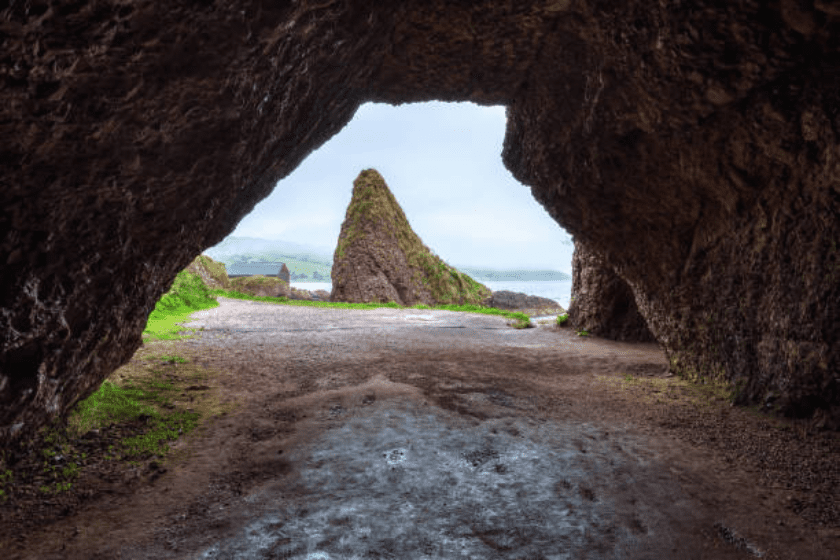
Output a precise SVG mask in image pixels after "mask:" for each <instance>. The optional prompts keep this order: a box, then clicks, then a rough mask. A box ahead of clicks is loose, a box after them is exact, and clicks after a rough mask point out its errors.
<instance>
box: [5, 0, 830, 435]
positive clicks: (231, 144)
mask: <svg viewBox="0 0 840 560" xmlns="http://www.w3.org/2000/svg"><path fill="white" fill-rule="evenodd" d="M838 21H840V9H838V5H837V2H829V1H828V0H818V1H815V2H814V3H813V4H812V3H810V2H798V1H795V0H778V1H776V2H757V1H737V2H729V3H726V5H725V6H722V7H721V6H720V5H719V3H715V4H712V3H706V2H702V1H692V2H687V1H683V2H681V1H677V0H674V1H671V2H667V3H664V2H660V3H650V2H642V1H641V0H623V1H614V0H609V1H607V0H601V1H585V0H539V1H537V0H533V1H530V2H529V1H522V2H512V1H509V2H504V1H502V2H499V1H491V0H486V1H483V2H482V1H475V2H458V3H456V2H443V1H442V0H438V1H428V0H414V1H411V0H406V1H404V2H399V3H383V2H374V1H373V0H326V1H325V0H319V1H308V0H299V1H286V2H281V1H275V0H226V1H221V0H219V1H216V2H212V1H207V2H193V1H186V0H172V1H169V2H155V1H152V0H133V1H129V0H73V1H70V0H67V1H65V0H61V1H59V0H27V1H26V2H23V1H19V0H18V1H15V0H13V1H11V2H9V3H6V5H5V6H4V7H2V8H0V22H2V27H1V28H0V53H2V57H0V80H2V87H1V88H0V135H2V138H3V139H4V141H3V143H2V145H0V209H2V210H0V441H2V442H7V441H10V440H12V439H15V438H19V437H23V436H25V435H27V434H31V433H33V431H34V430H35V429H36V428H37V427H38V426H40V425H42V424H43V423H45V422H46V421H47V420H48V419H49V418H51V417H53V416H55V415H57V414H60V413H62V412H63V411H66V410H67V409H68V408H69V407H71V406H72V405H73V404H74V403H75V402H77V401H78V400H79V399H82V398H84V397H86V396H87V395H88V394H90V393H91V392H92V391H93V390H95V389H96V387H97V386H98V385H99V384H100V382H101V381H102V379H103V378H104V377H106V376H107V375H108V374H110V373H111V372H112V371H113V370H114V369H115V368H117V367H119V366H120V365H121V364H123V363H125V362H126V361H127V360H128V359H130V357H131V355H132V354H133V353H134V351H135V350H136V349H137V347H138V346H139V345H140V344H141V337H140V334H141V332H142V329H143V326H144V325H145V322H146V318H147V316H148V314H149V313H150V312H151V310H152V308H153V306H154V303H155V302H156V300H157V299H158V298H159V297H160V296H161V295H162V294H163V293H165V291H166V290H167V289H168V288H169V286H170V285H171V283H172V281H173V279H174V277H175V275H176V274H177V272H178V271H179V270H181V269H183V268H184V267H186V266H187V265H188V264H189V263H190V262H191V261H192V260H193V259H194V257H195V256H196V255H197V254H199V253H200V252H201V251H202V250H203V249H205V248H207V247H210V246H212V245H214V244H216V243H218V242H219V241H221V240H222V239H223V238H224V237H225V236H226V235H227V234H229V233H230V232H231V231H232V230H233V229H234V228H235V226H236V224H237V223H238V222H239V220H240V219H241V218H242V217H243V216H245V215H246V214H247V213H248V212H250V211H251V209H252V208H253V207H254V205H255V204H256V203H257V202H258V201H260V200H261V199H262V198H264V197H265V196H267V195H268V194H269V193H270V191H271V190H272V189H273V187H274V185H275V184H276V182H277V181H278V180H279V179H281V178H282V177H285V176H286V175H288V174H289V173H290V172H291V171H292V170H294V169H295V167H296V166H297V165H298V164H299V163H300V162H301V161H302V160H303V159H304V158H305V157H306V156H307V155H308V154H309V153H311V151H313V150H314V149H316V148H318V147H319V146H320V145H322V144H323V143H324V142H325V141H327V140H328V139H329V138H330V137H331V136H332V135H334V134H336V133H337V132H338V131H340V130H341V128H342V127H343V126H344V125H345V124H346V123H347V122H349V120H350V119H351V118H352V116H353V114H354V112H355V110H356V109H357V107H358V106H359V105H360V104H361V103H364V102H367V101H378V102H390V103H403V102H412V101H426V100H433V99H438V100H445V101H474V102H477V103H483V104H505V105H506V106H507V116H508V123H507V133H506V138H505V145H504V150H503V153H502V157H503V161H504V163H505V165H506V166H507V168H508V169H509V170H510V171H511V172H512V173H513V174H514V176H515V177H516V178H517V179H518V180H519V181H521V182H522V183H523V184H526V185H529V186H530V187H531V190H532V193H533V194H534V196H535V198H536V199H537V200H538V201H540V202H541V203H542V204H543V206H544V207H545V208H546V210H547V211H548V212H549V213H550V214H551V215H552V216H553V217H554V218H555V219H556V220H557V222H558V223H559V224H560V225H562V226H563V227H564V228H565V229H566V230H567V231H569V232H570V233H572V234H573V235H574V236H575V238H576V239H580V240H581V242H583V243H585V244H586V246H587V250H589V251H591V252H592V254H595V255H598V256H599V257H600V258H601V259H603V262H604V269H603V270H604V271H606V272H605V273H608V272H609V270H612V271H613V272H615V274H616V275H617V276H618V277H619V278H621V280H622V281H624V282H626V283H627V285H628V286H629V288H630V291H631V292H632V293H633V294H634V296H635V301H636V303H637V306H638V311H639V312H640V313H641V314H642V316H643V317H644V318H645V321H646V323H647V325H648V327H649V329H650V331H651V333H653V335H654V336H655V337H656V339H657V340H658V341H659V342H660V343H661V344H662V345H663V346H664V348H665V351H666V352H667V354H668V356H669V358H670V359H671V363H672V369H673V370H675V371H676V372H678V373H681V374H684V375H689V376H717V377H724V378H727V379H730V380H733V381H737V382H738V383H739V384H740V393H739V395H740V397H739V399H740V400H741V401H742V402H755V401H762V402H764V401H773V402H774V403H775V404H777V405H778V406H779V407H780V408H781V409H782V410H783V411H785V412H786V413H791V414H800V415H802V414H810V413H811V412H812V411H814V410H816V409H825V410H829V411H831V410H834V411H836V409H837V408H838V403H840V382H838V378H837V377H838V374H837V372H838V370H840V356H838V352H840V350H838V348H840V344H838V330H839V329H838V321H837V317H838V316H840V309H838V301H840V254H838V249H837V247H836V240H837V239H840V219H838V215H840V184H838V176H840V173H838V171H840V170H839V169H838V165H840V164H838V161H840V158H838V147H837V146H838V143H837V138H838V134H840V115H838V109H839V108H840V98H838V95H840V94H839V93H838V92H840V77H838V72H837V69H838V67H840V63H839V62H840V60H839V57H838V52H840V48H839V47H838V37H840V33H838V30H840V28H838V25H840V23H838Z"/></svg>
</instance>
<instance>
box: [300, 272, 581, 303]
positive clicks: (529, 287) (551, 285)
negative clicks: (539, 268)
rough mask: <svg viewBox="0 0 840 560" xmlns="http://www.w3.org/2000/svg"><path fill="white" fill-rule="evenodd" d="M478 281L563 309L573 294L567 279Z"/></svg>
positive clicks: (315, 286) (317, 286)
mask: <svg viewBox="0 0 840 560" xmlns="http://www.w3.org/2000/svg"><path fill="white" fill-rule="evenodd" d="M476 281H478V282H481V283H482V284H484V285H485V286H487V287H488V288H490V289H491V290H493V291H494V292H499V291H502V290H508V291H511V292H522V293H524V294H528V295H530V296H540V297H544V298H549V299H553V300H554V301H556V302H557V303H559V304H560V305H561V306H563V309H568V308H569V300H570V299H571V295H572V281H571V280H565V281H562V282H493V281H481V280H479V279H477V278H476ZM292 286H294V287H295V288H299V289H301V290H309V291H311V292H314V291H315V290H326V291H328V292H329V291H330V290H332V283H331V282H292Z"/></svg>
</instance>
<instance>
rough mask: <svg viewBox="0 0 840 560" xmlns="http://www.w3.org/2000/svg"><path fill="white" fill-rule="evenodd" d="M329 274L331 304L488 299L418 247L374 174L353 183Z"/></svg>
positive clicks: (418, 242) (462, 276) (468, 280)
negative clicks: (337, 302) (340, 302)
mask: <svg viewBox="0 0 840 560" xmlns="http://www.w3.org/2000/svg"><path fill="white" fill-rule="evenodd" d="M331 274H332V294H331V295H330V299H331V300H332V301H343V302H351V303H371V302H378V303H386V302H389V301H393V302H396V303H398V304H400V305H408V306H412V305H417V304H419V303H424V304H426V305H429V306H434V305H438V304H449V303H457V304H459V305H462V304H465V303H475V304H477V303H482V302H484V301H486V299H487V298H488V297H489V296H490V290H489V289H488V288H486V287H485V286H483V285H481V284H479V283H477V282H475V281H474V280H472V279H471V278H470V277H469V276H467V275H466V274H461V273H460V272H458V271H457V270H455V269H454V268H452V267H450V266H449V265H447V264H446V263H445V262H443V261H442V260H441V259H440V258H439V257H438V256H437V255H434V254H433V253H432V252H431V250H430V249H429V248H428V247H426V246H425V245H424V244H423V242H422V241H421V240H420V238H419V237H418V236H417V234H416V233H414V231H413V230H412V229H411V226H410V225H409V223H408V220H407V219H406V217H405V214H404V213H403V211H402V208H400V205H399V204H398V203H397V200H396V199H395V198H394V195H393V194H392V193H391V191H390V189H389V188H388V185H387V184H386V183H385V180H384V179H383V178H382V176H381V175H380V174H379V173H378V172H377V171H376V170H375V169H366V170H364V171H362V172H361V173H360V174H359V176H358V177H357V178H356V180H355V181H354V182H353V196H352V197H351V200H350V204H349V206H348V207H347V215H346V216H345V218H344V222H343V223H342V224H341V232H340V233H339V236H338V244H337V246H336V249H335V257H334V258H333V266H332V273H331Z"/></svg>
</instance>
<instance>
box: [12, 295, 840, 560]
mask: <svg viewBox="0 0 840 560" xmlns="http://www.w3.org/2000/svg"><path fill="white" fill-rule="evenodd" d="M219 301H220V303H221V306H220V307H218V308H215V309H210V310H205V311H201V312H198V313H195V314H194V315H193V317H194V318H195V320H194V321H192V322H190V323H188V326H190V327H203V328H204V329H205V330H204V331H201V332H200V334H199V336H198V337H197V338H194V339H191V340H184V341H175V342H162V341H161V342H154V343H147V344H146V345H144V347H143V348H141V349H140V350H139V351H138V352H137V354H136V355H135V357H134V358H133V360H143V359H146V357H147V356H149V355H150V354H151V353H158V354H160V353H161V352H163V351H165V352H167V353H170V354H172V353H177V354H179V355H181V356H185V357H189V358H190V359H191V360H192V361H194V362H197V363H199V364H201V365H202V366H204V367H207V368H213V369H214V370H219V371H223V372H225V373H224V374H223V375H221V376H219V377H218V378H217V379H216V381H215V383H218V385H219V387H220V389H221V392H222V394H224V395H225V397H226V398H227V399H230V400H233V401H236V402H239V403H241V406H240V407H239V408H238V409H237V410H236V411H235V412H233V413H231V414H228V415H224V416H220V417H217V418H214V419H213V420H212V421H211V422H210V423H209V424H208V426H207V428H206V429H204V430H202V432H201V433H200V435H196V436H195V437H191V438H186V439H185V440H184V441H179V442H177V443H176V444H175V447H176V448H178V449H180V450H181V451H187V453H186V455H185V456H186V458H185V459H181V460H179V461H177V462H174V463H173V464H171V465H170V466H169V468H157V464H155V465H153V466H152V467H151V468H147V469H146V470H138V471H135V472H134V473H133V474H132V476H131V477H128V478H122V479H121V478H119V477H118V476H117V477H114V476H112V477H111V478H110V479H109V481H107V483H106V482H103V483H102V484H100V485H99V486H97V485H96V484H95V483H89V484H88V485H87V486H85V485H84V484H82V485H80V486H81V487H84V488H92V490H90V492H89V493H88V495H86V497H85V498H84V499H81V500H79V501H78V502H77V503H76V504H75V505H74V506H73V507H71V508H69V509H68V510H66V511H65V512H63V514H61V515H58V516H56V518H55V519H50V520H49V522H47V521H46V520H45V521H44V522H43V523H40V524H38V523H36V524H32V523H29V524H28V525H27V524H25V523H23V522H22V521H20V522H15V523H18V524H17V525H15V524H14V523H7V524H6V531H9V530H12V529H13V528H14V527H25V534H20V535H16V536H15V538H14V539H12V540H8V537H9V535H3V534H2V530H0V542H6V543H11V542H13V543H14V545H10V547H9V548H11V549H12V550H8V551H7V552H8V554H4V557H5V558H19V559H30V558H32V559H34V558H68V559H75V558H79V559H83V558H84V559H91V558H138V559H140V558H190V559H192V558H196V559H198V558H207V559H211V558H219V559H221V558H224V559H228V558H231V559H233V558H235V559H240V558H241V559H246V558H247V559H250V558H254V559H257V558H266V559H268V558H290V559H301V560H303V559H307V560H333V559H345V558H417V559H444V558H445V559H448V558H482V559H494V558H498V559H526V558H527V559H532V558H533V559H538V558H544V559H552V560H553V559H561V558H562V559H566V558H568V559H578V558H593V559H594V558H599V559H600V558H616V559H618V558H621V559H625V558H626V559H644V558H650V559H654V558H681V559H682V558H685V559H695V558H696V559H707V558H708V559H729V558H732V559H735V558H756V557H763V558H770V559H806V558H807V559H815V560H820V559H834V558H838V557H840V511H838V487H840V485H838V482H840V460H839V459H840V438H838V437H837V434H835V433H829V432H810V431H809V430H808V428H807V425H806V423H804V422H794V421H789V420H779V419H775V418H772V417H768V416H765V415H762V414H758V413H756V412H754V411H751V410H748V409H744V408H740V407H731V406H730V405H729V403H728V402H727V401H726V400H725V399H723V398H716V397H713V396H711V395H712V393H711V392H708V391H703V390H702V388H697V387H692V386H689V385H687V384H686V383H685V382H683V381H681V380H679V379H677V378H674V377H672V376H669V375H668V374H667V368H666V365H667V362H666V360H665V357H664V354H663V353H662V351H661V350H660V349H659V347H658V346H657V345H656V344H631V343H620V342H613V341H608V340H603V339H598V338H592V337H578V336H576V335H575V333H574V332H573V331H571V330H570V329H562V328H558V327H556V326H554V325H545V326H540V327H539V328H534V329H523V330H517V329H513V328H511V327H510V326H509V325H508V324H507V323H508V320H507V319H504V318H501V317H495V316H486V315H479V314H464V313H454V312H449V311H436V310H424V311H418V310H411V309H403V310H397V309H388V308H382V309H377V310H372V311H371V310H342V309H324V308H309V307H293V306H277V305H271V304H266V303H260V302H250V301H239V300H231V299H226V298H219ZM7 517H8V516H7ZM13 517H14V516H12V518H13ZM45 519H46V518H45ZM6 521H8V519H4V523H5V522H6ZM2 537H6V539H7V540H4V539H3V538H2Z"/></svg>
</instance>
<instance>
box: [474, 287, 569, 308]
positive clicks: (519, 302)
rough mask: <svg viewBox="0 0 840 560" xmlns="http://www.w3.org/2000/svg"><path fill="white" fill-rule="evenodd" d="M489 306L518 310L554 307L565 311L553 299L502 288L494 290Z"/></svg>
mask: <svg viewBox="0 0 840 560" xmlns="http://www.w3.org/2000/svg"><path fill="white" fill-rule="evenodd" d="M487 305H488V306H489V307H495V308H496V309H506V310H517V309H553V310H557V311H558V313H563V312H564V310H563V308H562V307H561V306H560V304H558V303H557V302H556V301H554V300H553V299H549V298H544V297H539V296H529V295H527V294H523V293H521V292H510V291H508V290H500V291H498V292H493V293H492V295H491V296H490V299H489V300H488V302H487Z"/></svg>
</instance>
